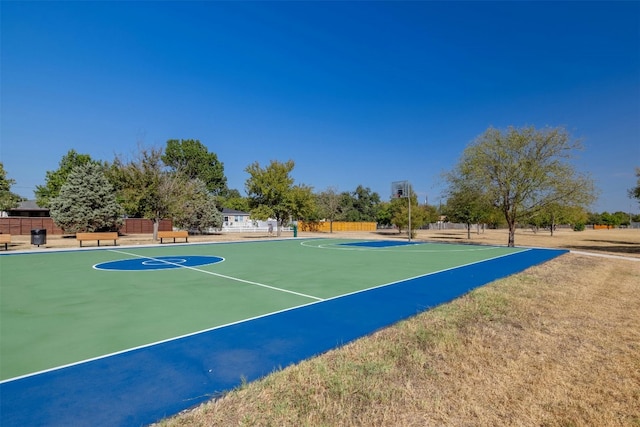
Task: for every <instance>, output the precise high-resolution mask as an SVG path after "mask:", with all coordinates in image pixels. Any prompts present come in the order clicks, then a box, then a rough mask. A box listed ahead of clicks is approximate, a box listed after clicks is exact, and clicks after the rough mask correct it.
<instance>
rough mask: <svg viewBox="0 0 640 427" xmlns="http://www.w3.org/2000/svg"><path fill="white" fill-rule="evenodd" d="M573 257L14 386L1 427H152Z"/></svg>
mask: <svg viewBox="0 0 640 427" xmlns="http://www.w3.org/2000/svg"><path fill="white" fill-rule="evenodd" d="M566 252H568V251H566V250H552V249H529V250H525V251H522V252H517V253H513V254H510V255H506V256H503V257H500V258H494V259H491V260H488V261H483V262H479V263H474V264H471V265H467V266H463V267H459V268H455V269H450V270H445V271H442V272H438V273H434V274H429V275H425V276H420V277H417V278H413V279H409V280H406V281H401V282H398V283H394V284H390V285H387V286H383V287H378V288H374V289H371V290H368V291H364V292H359V293H354V294H350V295H347V296H343V297H338V298H335V299H331V300H327V301H324V302H322V303H312V304H309V305H306V306H303V307H299V308H295V309H291V310H287V311H283V312H280V313H276V314H273V315H269V316H265V317H259V318H257V319H254V320H251V321H247V322H241V323H237V324H232V325H229V326H225V327H221V328H217V329H213V330H211V331H208V332H204V333H200V334H196V335H191V336H187V337H183V338H180V339H176V340H171V341H167V342H163V343H159V344H155V345H152V346H148V347H143V348H139V349H136V350H132V351H128V352H123V353H119V354H116V355H113V356H109V357H105V358H99V359H96V360H92V361H88V362H84V363H81V364H77V365H72V366H69V367H65V368H60V369H56V370H52V371H47V372H44V373H41V374H38V375H33V376H27V377H23V378H18V379H15V380H9V381H7V382H3V383H0V425H2V426H18V425H19V426H35V425H47V426H69V425H74V426H139V425H147V424H150V423H153V422H156V421H159V420H160V419H162V418H164V417H167V416H171V415H173V414H176V413H178V412H180V411H182V410H184V409H187V408H190V407H193V406H195V405H198V404H200V403H202V402H204V401H206V400H209V399H211V398H215V397H219V396H221V395H223V394H224V393H225V392H227V391H229V390H231V389H233V388H235V387H237V386H239V385H241V384H242V382H243V381H253V380H256V379H258V378H261V377H263V376H265V375H268V374H269V373H271V372H273V371H274V370H277V369H280V368H284V367H286V366H289V365H291V364H295V363H297V362H300V361H301V360H304V359H306V358H309V357H312V356H314V355H317V354H320V353H323V352H326V351H328V350H331V349H333V348H336V347H339V346H341V345H343V344H346V343H348V342H350V341H353V340H355V339H358V338H360V337H362V336H365V335H368V334H370V333H372V332H375V331H376V330H379V329H381V328H384V327H386V326H388V325H391V324H393V323H396V322H398V321H400V320H403V319H406V318H408V317H411V316H413V315H415V314H417V313H420V312H423V311H425V310H427V309H429V308H431V307H434V306H437V305H439V304H442V303H445V302H448V301H451V300H452V299H454V298H456V297H458V296H460V295H462V294H464V293H466V292H469V291H470V290H472V289H474V288H477V287H479V286H482V285H484V284H486V283H489V282H491V281H493V280H496V279H499V278H502V277H506V276H509V275H512V274H515V273H518V272H520V271H522V270H524V269H526V268H528V267H531V266H533V265H537V264H540V263H543V262H546V261H548V260H551V259H553V258H555V257H557V256H560V255H562V254H563V253H566Z"/></svg>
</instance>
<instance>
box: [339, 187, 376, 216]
mask: <svg viewBox="0 0 640 427" xmlns="http://www.w3.org/2000/svg"><path fill="white" fill-rule="evenodd" d="M340 197H341V201H340V215H339V217H338V218H337V219H340V220H343V221H353V222H355V221H376V220H377V216H378V209H379V207H380V196H379V195H378V193H376V192H372V191H371V189H370V188H369V187H363V186H362V185H358V187H356V189H355V190H354V191H353V192H347V191H345V192H343V193H342V194H341V195H340Z"/></svg>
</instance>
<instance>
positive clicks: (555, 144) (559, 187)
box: [449, 127, 596, 246]
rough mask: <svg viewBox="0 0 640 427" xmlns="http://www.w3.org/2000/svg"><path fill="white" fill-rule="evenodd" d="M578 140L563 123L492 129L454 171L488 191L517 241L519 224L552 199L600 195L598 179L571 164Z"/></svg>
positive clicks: (584, 201)
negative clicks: (597, 193) (552, 126)
mask: <svg viewBox="0 0 640 427" xmlns="http://www.w3.org/2000/svg"><path fill="white" fill-rule="evenodd" d="M580 148H581V144H580V142H579V141H577V140H575V139H573V138H571V136H570V135H569V134H568V133H567V132H566V130H564V129H563V128H544V129H536V128H535V127H522V128H514V127H509V128H508V129H506V130H499V129H495V128H489V129H487V130H486V131H485V132H484V133H483V134H482V135H480V136H479V137H478V138H477V139H476V140H475V141H474V142H473V143H472V144H470V145H469V146H468V147H467V148H466V149H465V150H464V153H463V154H462V158H461V159H460V161H459V163H458V164H457V166H456V168H455V169H454V171H453V172H451V173H450V175H449V176H451V177H455V179H456V180H465V181H467V182H469V183H470V185H472V186H473V187H475V188H482V189H483V190H484V191H486V194H487V195H488V197H489V199H490V200H491V202H492V204H493V205H494V206H496V207H497V208H498V209H499V210H500V211H501V212H502V215H503V216H504V218H505V220H506V222H507V225H508V227H509V238H508V242H507V243H508V245H509V246H515V231H516V225H517V224H518V222H519V221H521V220H526V219H527V218H529V217H530V216H531V215H532V213H533V212H536V211H538V210H543V209H544V208H545V207H547V206H549V205H550V204H551V203H561V204H570V205H573V206H588V205H589V204H590V203H592V202H593V201H594V200H595V195H596V191H595V188H594V184H593V181H592V180H591V179H590V178H589V177H588V176H587V175H584V174H580V173H578V172H577V171H576V170H575V169H574V167H573V166H572V165H571V164H570V160H571V159H572V157H573V155H574V152H575V151H576V150H578V149H580Z"/></svg>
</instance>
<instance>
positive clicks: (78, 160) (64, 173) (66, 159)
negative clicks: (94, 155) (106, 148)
mask: <svg viewBox="0 0 640 427" xmlns="http://www.w3.org/2000/svg"><path fill="white" fill-rule="evenodd" d="M87 163H99V162H96V161H94V160H92V159H91V156H90V155H88V154H80V153H78V152H77V151H76V150H73V149H71V150H69V151H68V152H67V154H65V155H64V156H63V157H62V159H61V160H60V163H59V164H58V169H56V170H54V171H47V173H46V177H45V184H44V185H38V186H36V190H35V196H36V203H37V204H38V206H40V207H42V208H49V207H50V204H51V199H53V198H55V197H57V196H58V194H60V189H62V186H63V185H64V184H65V183H66V182H67V178H68V176H69V174H70V173H71V171H72V170H73V168H75V167H76V166H82V165H85V164H87Z"/></svg>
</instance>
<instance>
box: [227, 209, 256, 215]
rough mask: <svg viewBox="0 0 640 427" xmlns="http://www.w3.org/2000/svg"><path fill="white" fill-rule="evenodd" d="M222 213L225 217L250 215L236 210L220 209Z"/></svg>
mask: <svg viewBox="0 0 640 427" xmlns="http://www.w3.org/2000/svg"><path fill="white" fill-rule="evenodd" d="M222 213H223V214H227V215H244V216H249V215H251V214H250V213H249V212H243V211H239V210H236V209H228V208H222Z"/></svg>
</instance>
